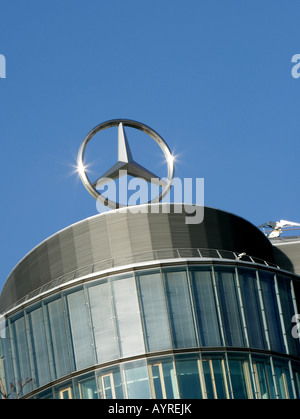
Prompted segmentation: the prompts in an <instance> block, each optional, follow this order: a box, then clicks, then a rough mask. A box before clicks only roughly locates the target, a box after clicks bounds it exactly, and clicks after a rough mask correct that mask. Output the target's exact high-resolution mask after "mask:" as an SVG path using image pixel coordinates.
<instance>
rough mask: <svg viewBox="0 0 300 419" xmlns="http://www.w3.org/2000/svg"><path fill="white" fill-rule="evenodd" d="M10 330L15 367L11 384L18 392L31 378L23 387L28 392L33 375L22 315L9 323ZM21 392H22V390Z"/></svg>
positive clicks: (31, 384)
mask: <svg viewBox="0 0 300 419" xmlns="http://www.w3.org/2000/svg"><path fill="white" fill-rule="evenodd" d="M11 331H12V337H13V348H14V353H13V355H14V361H15V362H14V366H15V368H16V370H15V381H14V382H13V384H15V385H16V392H17V393H18V392H19V390H20V389H21V387H22V386H23V385H25V383H26V381H27V380H31V381H30V382H29V383H28V384H26V389H25V388H24V392H25V393H28V392H29V391H31V390H32V386H33V380H34V378H35V377H33V376H32V372H31V371H30V364H29V353H28V344H27V336H26V328H25V319H24V317H23V316H22V317H19V318H17V319H16V320H14V321H13V322H12V323H11ZM21 394H23V391H22V393H21Z"/></svg>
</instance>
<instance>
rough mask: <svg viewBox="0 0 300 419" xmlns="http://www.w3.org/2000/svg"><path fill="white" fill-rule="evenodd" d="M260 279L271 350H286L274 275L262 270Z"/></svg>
mask: <svg viewBox="0 0 300 419" xmlns="http://www.w3.org/2000/svg"><path fill="white" fill-rule="evenodd" d="M259 279H260V286H261V290H262V298H263V305H264V310H265V316H266V322H267V327H268V333H269V340H270V346H271V350H273V351H277V352H285V348H284V343H283V335H282V331H281V326H280V317H279V311H278V305H277V300H276V293H275V286H274V275H272V274H269V273H268V272H262V271H260V272H259Z"/></svg>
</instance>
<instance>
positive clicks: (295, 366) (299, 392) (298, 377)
mask: <svg viewBox="0 0 300 419" xmlns="http://www.w3.org/2000/svg"><path fill="white" fill-rule="evenodd" d="M292 370H293V376H294V384H295V391H296V398H297V399H300V364H299V363H298V362H297V363H296V362H293V363H292Z"/></svg>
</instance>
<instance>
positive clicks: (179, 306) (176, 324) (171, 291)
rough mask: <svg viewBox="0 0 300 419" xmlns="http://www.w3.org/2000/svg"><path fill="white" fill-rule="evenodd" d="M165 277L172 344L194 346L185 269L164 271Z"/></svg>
mask: <svg viewBox="0 0 300 419" xmlns="http://www.w3.org/2000/svg"><path fill="white" fill-rule="evenodd" d="M165 279H166V293H167V300H168V306H169V316H170V323H171V326H172V332H173V341H174V346H175V348H190V347H195V346H197V344H196V336H195V327H194V321H193V314H192V307H191V300H190V295H189V290H188V282H187V274H186V271H185V270H182V271H178V270H176V271H174V270H172V271H165Z"/></svg>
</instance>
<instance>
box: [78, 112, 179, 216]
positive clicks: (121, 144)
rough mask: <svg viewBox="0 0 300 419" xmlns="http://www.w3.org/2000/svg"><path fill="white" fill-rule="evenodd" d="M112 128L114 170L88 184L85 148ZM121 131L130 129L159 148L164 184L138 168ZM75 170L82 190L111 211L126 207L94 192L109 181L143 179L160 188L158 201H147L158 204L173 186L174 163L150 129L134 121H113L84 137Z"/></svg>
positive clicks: (150, 173)
mask: <svg viewBox="0 0 300 419" xmlns="http://www.w3.org/2000/svg"><path fill="white" fill-rule="evenodd" d="M115 126H118V161H117V163H116V164H115V165H114V166H112V167H111V168H110V169H109V170H107V171H106V172H105V173H104V174H103V175H102V176H100V177H99V178H98V179H97V180H95V181H93V182H91V181H90V180H89V178H88V176H87V174H86V167H85V165H84V153H85V149H86V146H87V144H88V142H89V141H90V140H91V139H92V137H93V136H94V135H95V134H97V133H98V132H100V131H102V130H104V129H106V128H112V127H115ZM124 127H131V128H135V129H138V130H140V131H143V132H145V133H146V134H148V135H149V136H150V137H151V138H152V139H153V140H154V141H156V143H157V144H158V145H159V146H160V148H161V149H162V151H163V153H164V155H165V159H166V161H167V166H168V177H167V179H166V181H165V180H163V179H161V178H160V177H158V176H156V175H155V174H154V173H152V172H150V171H149V170H147V169H146V168H144V167H143V166H141V165H140V164H138V163H137V162H136V161H134V160H133V157H132V153H131V150H130V147H129V143H128V140H127V137H126V133H125V129H124ZM77 169H78V173H79V176H80V178H81V181H82V183H83V185H84V187H85V188H86V189H87V190H88V192H89V193H90V194H91V195H92V196H93V197H94V198H96V199H97V200H98V201H100V202H101V203H102V204H103V205H107V206H109V207H110V208H120V207H125V206H126V205H124V204H121V203H119V202H113V201H111V200H109V199H108V198H106V197H104V196H102V195H101V194H100V193H99V192H98V190H97V188H99V187H100V186H101V185H103V184H105V183H107V182H108V181H110V180H115V179H118V178H119V177H120V176H123V175H125V174H127V175H131V176H134V177H138V178H142V179H144V180H145V181H147V182H151V183H155V184H156V185H160V186H162V191H161V193H160V194H159V195H158V196H157V197H155V198H153V199H151V200H150V201H148V203H154V202H159V201H161V200H162V199H163V197H164V196H165V195H166V194H167V193H168V191H169V189H170V187H171V185H172V180H173V176H174V159H173V156H172V153H171V151H170V150H169V147H168V146H167V144H166V143H165V141H164V140H163V139H162V137H161V136H160V135H159V134H157V132H155V131H154V130H153V129H152V128H149V127H148V126H147V125H145V124H142V123H141V122H137V121H132V120H128V119H113V120H110V121H106V122H103V123H101V124H99V125H97V126H96V127H95V128H94V129H92V130H91V131H90V132H89V133H88V134H87V136H86V137H85V139H84V140H83V142H82V144H81V146H80V148H79V151H78V156H77Z"/></svg>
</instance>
